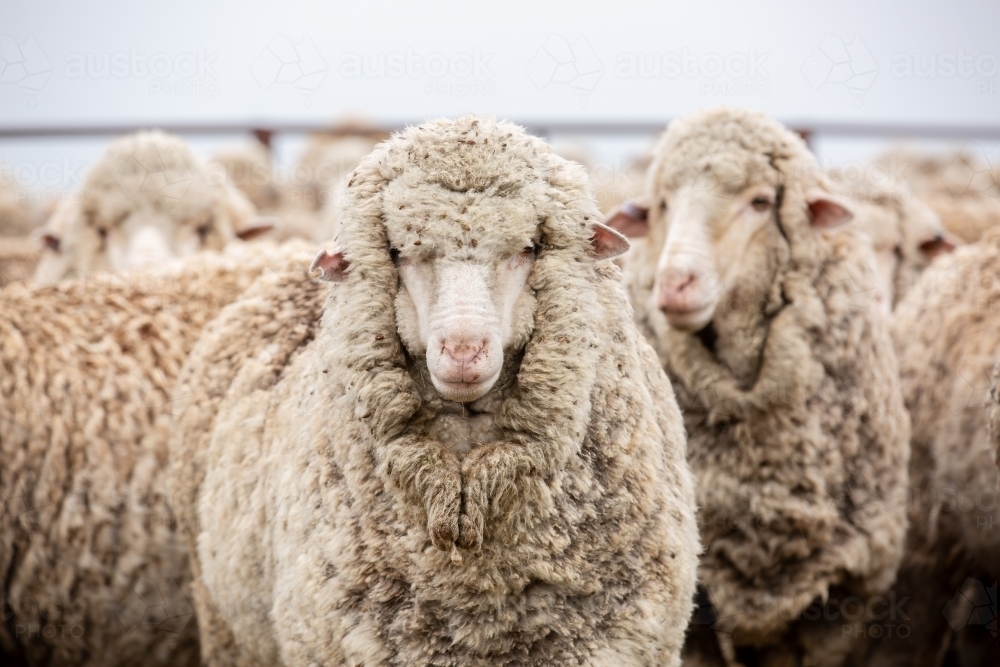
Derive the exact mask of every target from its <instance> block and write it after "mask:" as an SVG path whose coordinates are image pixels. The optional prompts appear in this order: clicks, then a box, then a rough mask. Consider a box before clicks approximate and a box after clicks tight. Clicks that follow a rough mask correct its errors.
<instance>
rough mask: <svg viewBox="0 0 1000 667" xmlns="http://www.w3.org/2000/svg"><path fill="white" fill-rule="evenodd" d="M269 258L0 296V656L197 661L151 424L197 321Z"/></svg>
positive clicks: (167, 402)
mask: <svg viewBox="0 0 1000 667" xmlns="http://www.w3.org/2000/svg"><path fill="white" fill-rule="evenodd" d="M273 253H274V251H273V250H266V249H265V248H263V247H257V248H253V247H245V248H241V249H240V250H239V251H238V252H231V253H230V254H227V255H223V256H216V255H202V256H197V257H194V258H191V259H190V260H188V261H187V262H186V263H184V264H183V266H181V267H179V268H177V267H174V268H170V269H164V270H162V271H158V272H147V273H141V274H140V273H135V274H130V275H114V274H108V275H102V276H96V277H92V278H91V279H89V280H86V281H83V280H71V281H64V282H62V283H60V284H59V285H58V286H56V287H52V288H45V289H41V290H37V291H33V292H23V293H21V294H20V295H19V297H18V298H16V299H15V298H12V297H9V296H6V295H5V296H4V297H3V298H2V300H0V311H2V312H3V317H2V318H0V497H2V498H3V499H4V512H3V513H2V514H0V573H3V577H2V578H0V581H2V587H0V599H2V600H3V604H4V608H3V616H2V618H3V619H4V624H3V625H0V662H4V664H8V661H11V662H16V663H18V664H20V663H24V664H26V665H88V666H93V667H111V666H115V665H123V666H124V665H196V664H198V642H197V623H196V621H195V620H194V618H193V617H192V612H193V609H192V607H191V605H190V603H189V601H188V600H189V599H190V597H191V595H190V590H189V586H190V574H189V570H188V567H187V555H186V549H185V548H184V544H183V541H182V540H180V539H179V536H178V535H177V533H176V530H175V525H174V520H173V516H172V514H171V510H170V509H169V508H168V506H167V503H166V494H165V488H164V466H165V464H166V458H167V455H166V435H167V431H166V426H165V424H161V423H160V421H159V420H162V419H163V417H164V416H165V414H166V413H169V412H171V411H172V410H175V409H177V408H178V406H179V405H181V404H182V403H183V401H184V400H185V399H184V397H178V396H176V395H174V397H173V398H171V390H172V388H173V385H174V382H175V380H176V378H177V375H178V373H179V371H180V368H181V365H182V363H183V361H184V359H185V357H186V356H187V353H188V352H189V351H190V349H191V347H192V346H193V345H194V343H195V340H196V339H197V336H198V334H199V332H200V330H201V328H202V327H203V326H204V325H205V323H207V322H208V321H209V320H210V319H211V318H212V317H214V316H215V315H216V314H217V313H218V312H219V310H220V309H221V308H222V307H223V306H224V305H225V304H227V303H229V302H230V301H232V300H233V299H235V297H236V296H237V295H238V294H239V293H240V292H241V291H243V290H244V289H245V288H246V287H247V286H248V285H249V284H250V283H251V281H252V280H253V278H254V277H255V276H256V275H257V274H259V273H260V272H261V271H263V270H265V269H267V268H268V267H269V266H270V265H271V264H272V262H273V261H274V260H273V259H272V254H273ZM308 257H309V253H308V252H306V253H303V254H301V255H300V256H299V257H298V261H300V262H301V261H308ZM147 607H148V609H147ZM144 612H145V613H144ZM47 628H48V629H47Z"/></svg>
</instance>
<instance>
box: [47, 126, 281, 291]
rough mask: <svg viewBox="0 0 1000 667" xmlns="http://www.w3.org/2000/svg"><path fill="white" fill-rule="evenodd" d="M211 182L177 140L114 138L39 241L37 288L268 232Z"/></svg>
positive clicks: (248, 208) (150, 135)
mask: <svg viewBox="0 0 1000 667" xmlns="http://www.w3.org/2000/svg"><path fill="white" fill-rule="evenodd" d="M206 176H207V171H206V167H205V165H204V164H202V163H201V161H200V160H198V158H197V157H196V156H195V155H194V154H193V153H192V152H191V150H190V148H189V147H188V145H187V143H186V142H185V141H184V140H183V139H181V138H180V137H176V136H172V135H168V134H165V133H163V132H159V131H150V132H138V133H135V134H131V135H128V136H125V137H121V138H119V139H116V140H115V141H113V142H112V143H111V144H110V145H109V146H108V148H107V150H106V151H105V152H104V155H103V156H102V157H101V158H100V159H99V160H98V161H97V163H96V164H94V166H93V167H92V168H91V169H90V171H89V172H88V174H87V176H86V178H85V180H84V184H83V188H82V190H81V192H80V193H78V194H76V195H74V196H72V197H69V198H67V200H66V201H65V202H63V204H61V205H60V210H59V211H58V212H57V214H54V215H57V216H58V217H57V219H56V220H55V221H54V222H53V223H52V224H51V225H49V226H47V228H46V229H45V231H44V233H43V234H42V235H41V238H42V241H43V243H44V249H43V252H42V255H41V258H40V260H39V262H38V267H37V269H36V271H35V275H34V283H35V284H36V285H37V286H45V285H51V284H53V283H55V282H57V281H59V280H61V279H63V278H67V277H74V276H82V275H86V274H87V273H89V272H93V271H106V270H118V269H130V268H137V267H141V266H151V265H155V264H156V263H159V262H163V261H166V260H168V259H170V258H172V257H183V256H187V255H191V254H193V253H195V252H197V251H198V250H206V249H211V250H218V249H221V248H222V247H223V246H224V245H225V244H226V243H228V242H229V241H231V240H233V239H235V238H237V237H239V238H242V239H249V238H253V237H255V236H258V235H260V234H261V233H264V232H266V231H268V230H269V229H270V228H271V226H272V225H271V224H270V223H264V224H257V222H256V221H255V220H254V219H253V215H254V208H253V205H252V204H251V203H250V202H249V200H247V199H246V197H245V196H244V195H243V194H242V193H241V192H240V191H238V190H237V189H236V188H234V187H232V186H230V185H228V183H226V182H224V181H223V182H218V183H213V182H210V179H208V178H207V177H206Z"/></svg>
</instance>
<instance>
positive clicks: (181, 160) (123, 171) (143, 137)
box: [83, 131, 218, 224]
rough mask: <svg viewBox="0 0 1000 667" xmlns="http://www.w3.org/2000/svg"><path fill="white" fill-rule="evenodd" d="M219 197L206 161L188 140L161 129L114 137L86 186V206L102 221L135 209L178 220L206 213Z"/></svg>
mask: <svg viewBox="0 0 1000 667" xmlns="http://www.w3.org/2000/svg"><path fill="white" fill-rule="evenodd" d="M217 199H218V190H217V189H216V188H214V187H212V184H210V183H209V182H208V181H207V180H206V178H205V165H203V164H202V163H201V161H200V160H199V159H198V158H197V157H196V156H195V155H194V154H193V153H192V152H191V149H190V148H189V147H188V145H187V143H186V142H185V141H184V140H183V139H181V138H180V137H175V136H172V135H169V134H166V133H164V132H160V131H152V132H138V133H136V134H131V135H128V136H125V137H121V138H120V139H117V140H115V141H113V142H112V143H111V144H110V145H109V146H108V148H107V150H106V151H105V152H104V155H103V156H102V157H101V159H100V160H98V161H97V163H95V165H94V167H93V168H92V169H91V170H90V172H89V173H88V174H87V177H86V179H85V181H84V186H83V205H84V209H85V210H87V211H88V212H92V213H93V214H94V215H95V216H97V217H98V218H99V219H100V222H101V223H103V224H108V223H114V222H115V221H116V218H117V217H120V216H121V215H123V214H125V213H128V212H131V211H134V210H136V209H147V210H150V211H162V212H167V213H170V214H171V215H172V216H176V217H178V218H180V219H187V218H192V217H197V216H198V215H200V214H204V215H207V214H208V213H209V212H210V211H211V209H212V208H213V207H214V205H215V204H216V202H217Z"/></svg>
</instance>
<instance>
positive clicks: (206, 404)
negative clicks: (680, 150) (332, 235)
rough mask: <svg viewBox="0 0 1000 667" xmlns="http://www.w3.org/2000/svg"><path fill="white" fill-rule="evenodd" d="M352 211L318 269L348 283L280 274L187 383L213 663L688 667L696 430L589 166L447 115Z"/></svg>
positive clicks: (349, 199)
mask: <svg viewBox="0 0 1000 667" xmlns="http://www.w3.org/2000/svg"><path fill="white" fill-rule="evenodd" d="M342 212H343V215H344V217H343V218H342V221H341V223H340V224H341V228H340V232H339V235H338V238H337V241H336V242H337V244H338V248H339V250H338V251H336V252H332V253H328V252H323V253H321V254H320V255H319V256H318V257H317V258H316V260H315V262H314V266H316V267H317V268H319V269H320V270H321V271H322V273H323V276H324V278H325V279H326V280H330V281H335V282H338V283H339V284H336V285H334V286H332V288H329V289H318V288H317V287H316V286H315V285H311V284H309V283H308V282H305V281H303V280H302V278H301V277H300V276H294V277H291V278H290V279H286V278H283V277H282V276H276V277H275V278H273V279H272V278H270V277H268V278H265V279H262V280H261V281H260V283H259V284H258V285H257V286H255V288H251V290H250V291H249V292H248V293H247V295H246V298H245V299H241V300H240V301H238V302H237V303H235V304H233V305H232V306H231V307H229V308H227V309H226V310H224V311H223V313H222V315H221V316H220V317H219V319H217V320H216V321H215V322H214V323H213V324H212V325H211V326H210V327H209V329H208V330H206V332H205V334H204V336H203V338H202V340H201V341H200V342H199V344H198V346H197V348H196V349H195V351H194V352H193V353H192V355H191V357H190V359H189V361H188V363H187V365H186V366H185V370H184V371H183V376H184V379H183V381H182V385H181V387H180V389H179V392H180V394H181V395H184V394H185V393H187V392H193V394H194V396H195V400H194V401H193V402H192V403H191V408H190V409H188V410H185V411H184V412H183V413H182V414H181V416H180V418H179V419H178V422H177V426H176V428H175V437H174V439H173V440H172V442H171V448H172V451H171V456H172V465H171V468H172V475H171V479H172V484H173V486H172V488H173V491H174V496H175V497H176V498H179V499H182V504H181V506H180V507H179V510H178V511H179V514H180V516H181V519H182V521H183V522H184V523H183V525H184V529H185V531H187V532H188V534H189V537H190V538H191V540H192V542H191V543H192V548H193V549H195V554H196V559H195V560H196V564H195V572H196V574H197V576H198V585H197V586H196V587H195V593H196V600H198V605H199V607H198V611H199V615H200V619H199V620H200V622H201V628H202V636H203V641H204V645H205V651H206V656H207V658H208V662H209V664H226V663H229V664H232V663H234V662H236V661H237V660H238V659H239V654H242V658H243V659H250V660H253V661H256V662H258V663H260V664H279V663H282V664H308V663H310V662H315V663H318V664H366V665H382V664H386V665H387V664H420V665H424V664H435V665H467V664H479V665H485V664H513V663H517V664H525V665H529V664H530V665H550V664H570V663H572V664H588V665H623V666H624V665H676V664H678V657H679V651H680V646H681V643H682V641H683V634H684V628H685V625H686V621H687V618H688V616H689V613H690V609H691V595H692V593H693V589H694V566H695V562H696V553H697V548H698V547H697V537H696V534H695V524H694V517H693V505H692V500H693V498H692V489H691V485H690V478H689V477H688V473H687V470H686V467H685V463H684V460H683V459H684V456H683V451H684V446H683V434H682V431H681V421H680V415H679V413H678V411H677V409H676V405H675V402H674V399H673V397H672V393H671V390H670V386H669V384H668V382H667V381H666V378H665V377H664V376H663V374H662V371H661V370H660V368H659V367H658V363H657V362H656V359H655V355H654V354H653V352H652V350H651V349H649V347H648V346H647V345H645V344H644V343H643V342H642V340H641V337H640V336H639V335H638V332H637V331H636V330H635V328H634V326H633V325H632V323H631V322H630V321H629V319H628V317H627V315H628V313H629V307H628V302H627V300H626V295H625V293H624V290H623V289H622V288H621V284H620V276H619V272H618V270H617V268H615V267H614V265H613V264H611V263H610V262H604V263H597V260H600V259H602V258H606V257H609V256H612V255H614V254H616V253H618V252H620V251H621V250H622V249H623V248H624V247H625V246H626V245H627V244H626V243H625V242H624V239H621V238H620V237H618V236H617V235H616V234H614V233H613V232H612V231H611V230H608V229H607V228H604V227H603V226H601V225H599V224H597V223H596V220H597V216H598V212H597V208H596V206H595V205H594V203H593V198H592V192H591V191H590V189H589V186H588V185H587V181H586V177H585V175H584V173H583V171H582V170H581V169H580V168H579V166H577V165H574V164H571V163H568V162H566V161H564V160H562V159H560V158H558V157H556V156H555V155H553V154H552V153H550V152H549V150H548V148H547V147H546V146H545V144H544V143H543V142H542V141H541V140H539V139H536V138H533V137H529V136H527V135H526V134H525V133H524V132H523V131H522V130H521V129H520V128H518V127H516V126H514V125H511V124H509V123H497V122H495V121H493V120H489V119H478V118H475V117H471V116H468V117H465V118H462V119H460V120H458V121H436V122H431V123H427V124H425V125H422V126H419V127H415V128H410V129H408V130H406V131H405V132H404V133H402V134H401V135H398V136H396V137H394V138H393V139H391V140H390V141H388V142H386V143H384V144H382V145H381V146H380V147H379V148H378V149H377V150H376V151H375V152H374V153H373V154H372V155H370V156H369V157H367V158H366V159H365V160H364V161H363V162H362V164H361V165H360V166H359V167H358V170H357V171H356V172H355V175H354V177H353V179H352V181H351V183H350V184H349V186H348V188H347V192H346V194H345V202H344V207H343V210H342ZM590 237H592V238H590ZM536 255H537V261H536ZM394 264H395V266H394ZM529 285H530V286H529ZM491 297H492V298H491ZM324 300H325V304H324V303H323V302H324ZM321 312H322V317H320V313H321ZM623 314H624V315H625V316H626V317H622V315H623ZM265 415H266V419H265V418H264V417H265ZM237 527H238V528H237ZM233 530H238V532H239V535H240V538H239V539H238V540H232V539H227V538H225V537H224V536H225V535H232V534H233V532H232V531H233Z"/></svg>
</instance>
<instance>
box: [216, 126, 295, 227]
mask: <svg viewBox="0 0 1000 667" xmlns="http://www.w3.org/2000/svg"><path fill="white" fill-rule="evenodd" d="M211 164H215V165H218V166H220V167H221V168H222V170H223V171H224V172H225V181H227V182H228V183H229V184H230V185H233V186H234V187H237V188H239V189H240V191H241V192H243V194H245V195H246V196H247V199H249V200H250V202H251V203H252V204H253V205H254V206H255V207H256V208H257V210H258V211H260V212H266V211H271V210H272V209H274V208H275V207H277V206H278V205H279V203H280V191H279V190H278V187H277V184H276V183H275V181H274V172H273V170H272V169H271V153H270V151H269V150H268V149H267V148H266V147H265V146H263V145H262V144H261V143H260V142H257V141H255V142H253V143H248V144H242V145H240V146H233V147H230V148H227V149H225V150H221V151H219V152H218V153H216V154H214V155H213V156H212V158H211V160H210V165H211ZM220 180H221V179H220Z"/></svg>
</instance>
